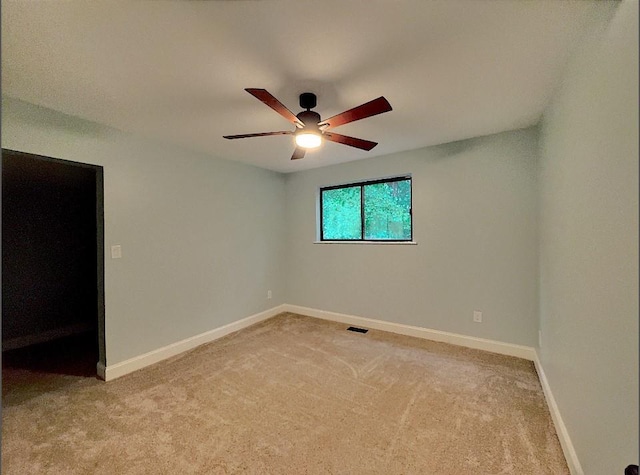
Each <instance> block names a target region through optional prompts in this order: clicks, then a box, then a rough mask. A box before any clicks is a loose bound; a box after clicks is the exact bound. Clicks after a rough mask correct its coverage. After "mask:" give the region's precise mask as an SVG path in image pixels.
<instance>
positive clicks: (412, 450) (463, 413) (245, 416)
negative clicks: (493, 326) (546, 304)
mask: <svg viewBox="0 0 640 475" xmlns="http://www.w3.org/2000/svg"><path fill="white" fill-rule="evenodd" d="M2 419H3V427H2V431H3V433H2V473H4V474H20V475H24V474H67V473H69V474H71V473H82V474H93V473H96V474H188V473H203V474H226V473H254V474H332V473H341V474H474V475H477V474H554V475H556V474H564V473H569V472H568V469H567V466H566V463H565V461H564V458H563V455H562V451H561V448H560V444H559V442H558V439H557V437H556V434H555V431H554V428H553V424H552V422H551V419H550V415H549V411H548V408H547V406H546V404H545V401H544V396H543V394H542V390H541V387H540V384H539V382H538V379H537V376H536V373H535V370H534V368H533V365H532V363H531V362H529V361H525V360H521V359H517V358H510V357H505V356H500V355H495V354H491V353H484V352H481V351H476V350H470V349H465V348H460V347H456V346H452V345H447V344H443V343H434V342H429V341H425V340H419V339H415V338H409V337H404V336H397V335H392V334H388V333H384V332H379V331H375V330H371V331H369V333H367V334H365V335H363V334H358V333H352V332H349V331H346V325H341V324H336V323H331V322H325V321H321V320H317V319H313V318H309V317H303V316H299V315H293V314H282V315H279V316H277V317H275V318H273V319H271V320H268V321H266V322H263V323H262V324H259V325H256V326H253V327H251V328H247V329H245V330H242V331H240V332H238V333H235V334H233V335H229V336H228V337H225V338H223V339H221V340H218V341H216V342H213V343H210V344H208V345H204V346H201V347H199V348H196V349H195V350H193V351H191V352H188V353H185V354H183V355H180V356H177V357H174V358H172V359H170V360H167V361H164V362H161V363H159V364H157V365H154V366H152V367H149V368H146V369H144V370H141V371H138V372H136V373H132V374H130V375H127V376H124V377H122V378H120V379H117V380H115V381H111V382H108V383H104V382H101V381H98V380H95V379H91V378H80V377H74V376H61V375H53V374H38V375H34V374H32V373H28V372H26V371H24V370H8V371H6V372H5V374H4V388H3V416H2Z"/></svg>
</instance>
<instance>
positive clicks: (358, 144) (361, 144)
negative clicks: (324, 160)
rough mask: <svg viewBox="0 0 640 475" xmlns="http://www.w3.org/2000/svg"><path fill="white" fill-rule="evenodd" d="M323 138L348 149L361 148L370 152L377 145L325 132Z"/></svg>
mask: <svg viewBox="0 0 640 475" xmlns="http://www.w3.org/2000/svg"><path fill="white" fill-rule="evenodd" d="M322 135H323V137H324V138H325V139H327V140H329V141H331V142H336V143H341V144H344V145H349V146H350V147H355V148H361V149H362V150H367V151H369V150H371V149H372V148H373V147H375V146H376V145H378V143H377V142H371V141H370V140H363V139H357V138H355V137H349V136H348V135H340V134H336V133H333V132H325V133H324V134H322Z"/></svg>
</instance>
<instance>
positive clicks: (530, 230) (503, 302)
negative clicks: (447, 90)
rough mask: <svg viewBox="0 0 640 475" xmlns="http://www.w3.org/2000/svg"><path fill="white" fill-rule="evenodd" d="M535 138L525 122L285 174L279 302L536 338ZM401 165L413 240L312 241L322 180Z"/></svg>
mask: <svg viewBox="0 0 640 475" xmlns="http://www.w3.org/2000/svg"><path fill="white" fill-rule="evenodd" d="M330 145H331V144H328V146H330ZM537 146H538V145H537V131H536V130H535V129H528V130H521V131H515V132H506V133H502V134H498V135H493V136H489V137H483V138H478V139H472V140H466V141H462V142H456V143H452V144H448V145H443V146H438V147H430V148H425V149H421V150H414V151H410V152H404V153H400V154H395V155H390V156H384V157H378V158H371V159H367V160H361V161H356V162H349V163H346V164H344V165H336V166H331V167H326V168H319V169H315V170H309V171H303V172H299V173H294V174H289V175H287V178H286V182H287V200H286V202H287V218H286V219H287V231H288V235H287V277H288V278H287V285H288V286H287V294H286V296H287V302H289V303H292V304H296V305H302V306H307V307H312V308H317V309H321V310H327V311H334V312H339V313H346V314H352V315H358V316H364V317H369V318H375V319H381V320H386V321H390V322H397V323H403V324H409V325H416V326H420V327H426V328H431V329H437V330H444V331H450V332H456V333H461V334H464V335H472V336H477V337H483V338H489V339H494V340H499V341H503V342H510V343H516V344H523V345H531V346H533V345H534V344H535V343H536V341H537V331H538V318H537V312H538V309H537V272H538V271H537V266H538V254H537V252H538V251H537V249H538V244H537V242H538V241H537V239H538V236H537V223H536V219H537V204H536V193H537V189H536V170H537V159H536V156H537ZM405 173H411V174H412V176H413V217H414V238H415V241H417V243H418V244H417V245H415V246H412V245H375V244H371V245H369V244H367V245H363V244H314V243H313V242H314V240H315V239H316V197H317V193H318V188H319V187H321V186H325V185H332V184H339V183H346V182H352V181H358V180H365V179H373V178H380V177H387V176H393V175H399V174H405ZM474 310H480V311H482V312H483V314H484V323H481V324H478V323H473V321H472V314H473V311H474Z"/></svg>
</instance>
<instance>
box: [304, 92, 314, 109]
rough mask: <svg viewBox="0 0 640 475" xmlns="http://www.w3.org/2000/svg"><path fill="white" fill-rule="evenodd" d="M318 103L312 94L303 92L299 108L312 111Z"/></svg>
mask: <svg viewBox="0 0 640 475" xmlns="http://www.w3.org/2000/svg"><path fill="white" fill-rule="evenodd" d="M317 103H318V101H317V98H316V95H315V94H314V93H312V92H303V93H302V94H300V107H302V108H303V109H307V110H310V109H313V108H314V107H315V106H316V104H317Z"/></svg>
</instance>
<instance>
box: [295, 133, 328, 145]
mask: <svg viewBox="0 0 640 475" xmlns="http://www.w3.org/2000/svg"><path fill="white" fill-rule="evenodd" d="M321 144H322V137H321V136H320V134H319V133H318V132H312V131H308V130H305V131H304V132H300V133H297V134H296V145H297V146H298V147H302V148H307V149H309V148H318V147H319V146H320V145H321Z"/></svg>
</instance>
